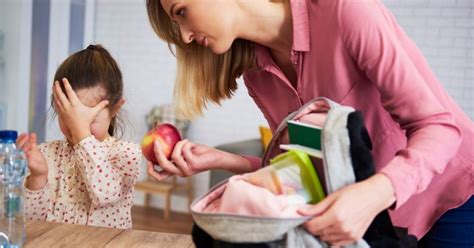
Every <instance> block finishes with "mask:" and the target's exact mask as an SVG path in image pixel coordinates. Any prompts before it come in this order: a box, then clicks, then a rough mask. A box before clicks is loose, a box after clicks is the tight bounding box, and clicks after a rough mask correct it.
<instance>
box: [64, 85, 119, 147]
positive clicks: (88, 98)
mask: <svg viewBox="0 0 474 248" xmlns="http://www.w3.org/2000/svg"><path fill="white" fill-rule="evenodd" d="M75 92H76V94H77V97H78V98H79V99H80V100H81V102H82V103H83V104H84V105H86V106H89V107H94V106H96V105H97V104H98V103H99V102H100V101H102V100H104V96H105V95H106V92H105V90H104V89H103V88H101V87H99V86H97V87H93V88H88V89H80V90H76V91H75ZM112 117H113V115H112V114H111V112H110V110H109V108H104V109H102V110H101V111H100V112H99V113H98V114H97V116H96V117H95V119H94V121H92V123H91V125H90V131H91V133H92V135H94V137H95V138H96V139H97V140H99V141H103V140H104V139H106V138H107V137H109V133H108V130H109V126H110V122H111V121H112ZM78 118H80V117H78ZM58 121H59V128H60V129H61V132H62V133H63V134H64V136H65V137H66V138H67V139H68V140H71V131H70V130H69V128H68V126H67V125H66V123H64V121H63V120H62V119H61V117H60V116H58Z"/></svg>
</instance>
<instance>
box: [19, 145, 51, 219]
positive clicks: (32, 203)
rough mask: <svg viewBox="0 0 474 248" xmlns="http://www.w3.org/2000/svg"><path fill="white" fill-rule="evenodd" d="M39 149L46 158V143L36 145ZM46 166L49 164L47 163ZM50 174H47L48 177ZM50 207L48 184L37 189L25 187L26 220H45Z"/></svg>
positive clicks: (26, 180)
mask: <svg viewBox="0 0 474 248" xmlns="http://www.w3.org/2000/svg"><path fill="white" fill-rule="evenodd" d="M38 148H39V150H40V151H41V153H42V154H43V156H44V157H45V158H46V157H47V156H48V154H47V150H48V145H47V144H45V143H43V144H41V145H39V146H38ZM48 167H50V165H49V164H48ZM49 177H50V175H48V178H49ZM28 178H29V175H28V176H27V177H26V179H25V182H24V185H25V186H26V183H27V182H28ZM50 208H51V195H50V192H49V184H48V183H46V185H45V186H44V187H43V188H42V189H39V190H30V189H28V188H26V187H25V216H26V219H27V220H46V218H47V216H48V212H49V211H50Z"/></svg>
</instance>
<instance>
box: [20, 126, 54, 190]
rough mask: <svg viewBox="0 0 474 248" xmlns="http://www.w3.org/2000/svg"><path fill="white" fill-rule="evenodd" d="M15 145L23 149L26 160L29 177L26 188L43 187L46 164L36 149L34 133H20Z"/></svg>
mask: <svg viewBox="0 0 474 248" xmlns="http://www.w3.org/2000/svg"><path fill="white" fill-rule="evenodd" d="M16 145H17V147H18V148H19V149H22V150H23V152H24V153H25V155H26V159H27V160H28V169H29V171H30V177H29V178H28V183H27V188H29V189H31V190H37V189H41V188H43V187H44V185H46V182H47V180H48V164H47V163H46V160H45V158H44V156H43V154H42V153H41V151H40V150H39V149H38V145H37V137H36V134H35V133H31V134H27V133H23V134H21V135H20V136H19V137H18V139H17V140H16Z"/></svg>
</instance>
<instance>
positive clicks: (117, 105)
mask: <svg viewBox="0 0 474 248" xmlns="http://www.w3.org/2000/svg"><path fill="white" fill-rule="evenodd" d="M124 104H125V99H123V98H121V99H120V100H119V101H118V102H117V104H116V105H115V107H114V108H113V109H112V117H115V116H116V115H117V114H118V112H119V111H120V109H122V106H123V105H124Z"/></svg>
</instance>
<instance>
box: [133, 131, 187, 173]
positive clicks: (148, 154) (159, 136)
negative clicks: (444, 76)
mask: <svg viewBox="0 0 474 248" xmlns="http://www.w3.org/2000/svg"><path fill="white" fill-rule="evenodd" d="M155 140H157V141H158V142H159V143H160V147H161V149H162V150H163V152H164V154H165V156H166V158H167V159H170V158H171V153H172V152H173V148H174V146H175V145H176V143H178V141H180V140H181V135H180V134H179V131H178V129H177V128H176V127H175V126H173V125H171V124H169V123H163V124H161V125H158V126H157V127H155V128H153V129H152V130H150V131H148V133H147V134H145V136H144V137H143V139H142V144H141V147H142V152H143V155H144V156H145V158H146V159H147V160H148V161H150V162H153V164H158V161H157V160H156V156H155V152H154V150H153V148H154V145H153V144H154V142H155Z"/></svg>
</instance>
